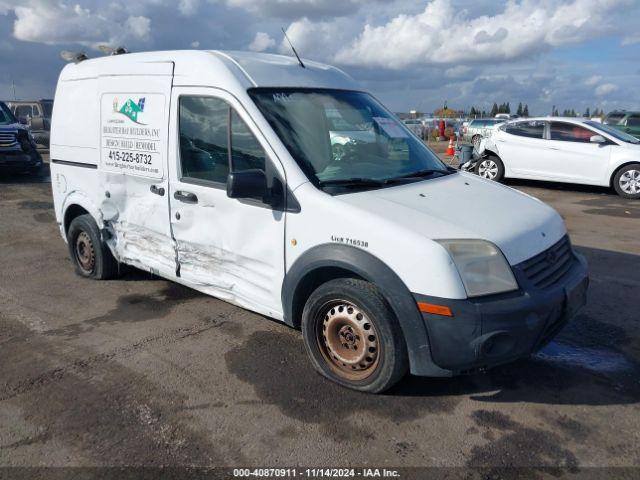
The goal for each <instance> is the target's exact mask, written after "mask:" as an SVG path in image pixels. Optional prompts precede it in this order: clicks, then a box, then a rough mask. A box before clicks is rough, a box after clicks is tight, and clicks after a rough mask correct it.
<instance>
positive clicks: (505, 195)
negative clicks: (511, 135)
mask: <svg viewBox="0 0 640 480" xmlns="http://www.w3.org/2000/svg"><path fill="white" fill-rule="evenodd" d="M335 198H337V199H339V200H340V201H343V202H345V203H348V204H350V205H351V206H353V207H356V208H358V209H362V210H365V211H367V212H368V213H370V214H373V215H376V216H380V217H382V218H384V219H385V220H387V221H389V220H391V221H392V222H393V223H395V224H397V225H398V227H399V232H398V233H399V234H400V235H401V234H402V230H403V229H409V230H412V231H414V232H416V233H418V234H420V235H423V236H424V237H426V238H428V239H432V240H437V239H445V238H449V239H452V238H474V239H483V240H488V241H490V242H492V243H494V244H495V245H497V246H498V247H499V248H500V249H501V250H502V253H504V255H505V257H506V258H507V260H508V261H509V263H510V264H511V265H516V264H518V263H520V262H522V261H524V260H527V259H529V258H531V257H532V256H534V255H536V254H538V253H540V252H542V251H543V250H545V249H547V248H549V247H550V246H551V245H553V244H554V243H556V242H557V241H558V240H559V239H560V238H562V236H563V235H565V233H566V228H565V225H564V222H563V220H562V218H561V217H560V215H558V213H557V212H556V211H555V210H554V209H552V208H551V207H549V206H548V205H546V204H544V203H543V202H541V201H540V200H537V199H535V198H533V197H531V196H529V195H526V194H524V193H522V192H519V191H517V190H514V189H512V188H509V187H506V186H504V185H500V184H498V183H496V182H492V181H490V180H485V179H482V178H480V177H478V176H476V175H472V174H468V173H454V174H451V175H447V176H445V177H440V178H434V179H428V180H424V181H421V182H416V183H411V184H407V185H401V186H395V187H389V188H383V189H378V190H368V191H365V192H359V193H353V194H347V195H340V196H338V197H335Z"/></svg>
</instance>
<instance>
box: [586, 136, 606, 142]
mask: <svg viewBox="0 0 640 480" xmlns="http://www.w3.org/2000/svg"><path fill="white" fill-rule="evenodd" d="M589 141H590V142H591V143H607V139H606V138H604V137H603V136H602V135H594V136H592V137H591V138H589Z"/></svg>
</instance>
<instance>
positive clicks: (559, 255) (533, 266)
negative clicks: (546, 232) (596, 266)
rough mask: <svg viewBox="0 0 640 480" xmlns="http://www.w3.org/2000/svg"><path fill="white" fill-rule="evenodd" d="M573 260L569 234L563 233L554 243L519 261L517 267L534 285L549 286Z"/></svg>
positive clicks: (565, 271)
mask: <svg viewBox="0 0 640 480" xmlns="http://www.w3.org/2000/svg"><path fill="white" fill-rule="evenodd" d="M575 260H576V259H575V257H574V255H573V252H572V250H571V242H570V241H569V236H568V235H565V236H564V237H562V238H561V239H560V241H558V242H557V243H556V244H554V245H552V246H551V247H549V248H548V249H547V250H545V251H544V252H542V253H539V254H538V255H536V256H535V257H531V258H530V259H529V260H525V261H524V262H522V263H520V264H519V265H518V267H519V268H520V270H521V271H522V272H523V273H524V274H525V276H526V277H527V278H528V279H529V280H530V281H531V282H532V283H533V284H534V285H535V286H536V287H538V288H549V287H553V286H555V285H557V284H558V283H559V282H560V281H561V280H562V278H563V277H564V276H565V275H566V274H567V273H568V272H569V270H571V266H572V265H573V263H574V261H575Z"/></svg>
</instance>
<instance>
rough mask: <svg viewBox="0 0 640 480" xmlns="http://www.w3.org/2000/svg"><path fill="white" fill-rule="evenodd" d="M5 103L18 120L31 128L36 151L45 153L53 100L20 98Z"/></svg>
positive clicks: (47, 146) (47, 145)
mask: <svg viewBox="0 0 640 480" xmlns="http://www.w3.org/2000/svg"><path fill="white" fill-rule="evenodd" d="M7 105H8V106H9V109H10V110H11V112H12V113H13V114H14V115H15V117H16V118H17V119H18V121H19V122H20V123H21V124H23V125H27V126H28V127H29V128H30V129H31V134H32V135H33V138H34V140H35V141H36V145H37V146H38V147H37V148H38V151H39V152H40V153H47V152H48V151H49V134H50V131H51V111H52V110H53V100H46V99H43V100H21V101H13V102H7Z"/></svg>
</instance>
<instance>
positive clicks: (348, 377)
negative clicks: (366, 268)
mask: <svg viewBox="0 0 640 480" xmlns="http://www.w3.org/2000/svg"><path fill="white" fill-rule="evenodd" d="M302 332H303V338H304V343H305V346H306V349H307V352H308V353H309V356H310V358H311V362H312V363H313V366H314V368H315V369H316V370H317V371H318V372H319V373H320V374H322V375H324V376H325V377H327V378H329V379H330V380H332V381H334V382H336V383H338V384H340V385H342V386H345V387H348V388H352V389H355V390H360V391H363V392H370V393H380V392H383V391H385V390H387V389H388V388H390V387H391V386H393V385H394V384H395V383H397V382H398V381H399V380H400V379H401V378H402V377H403V376H404V375H405V374H406V372H407V370H408V359H407V349H406V344H405V340H404V337H403V335H402V331H401V329H400V325H399V323H398V321H397V319H396V317H395V315H394V313H393V311H392V310H391V308H390V307H389V306H388V304H387V302H386V301H385V299H384V298H383V297H382V294H381V293H380V291H379V290H378V289H377V288H376V287H375V286H374V285H372V284H371V283H368V282H365V281H363V280H356V279H336V280H331V281H329V282H327V283H325V284H323V285H321V286H320V287H318V289H317V290H316V291H314V292H313V293H312V294H311V296H310V297H309V299H308V300H307V303H306V305H305V307H304V311H303V314H302Z"/></svg>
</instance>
